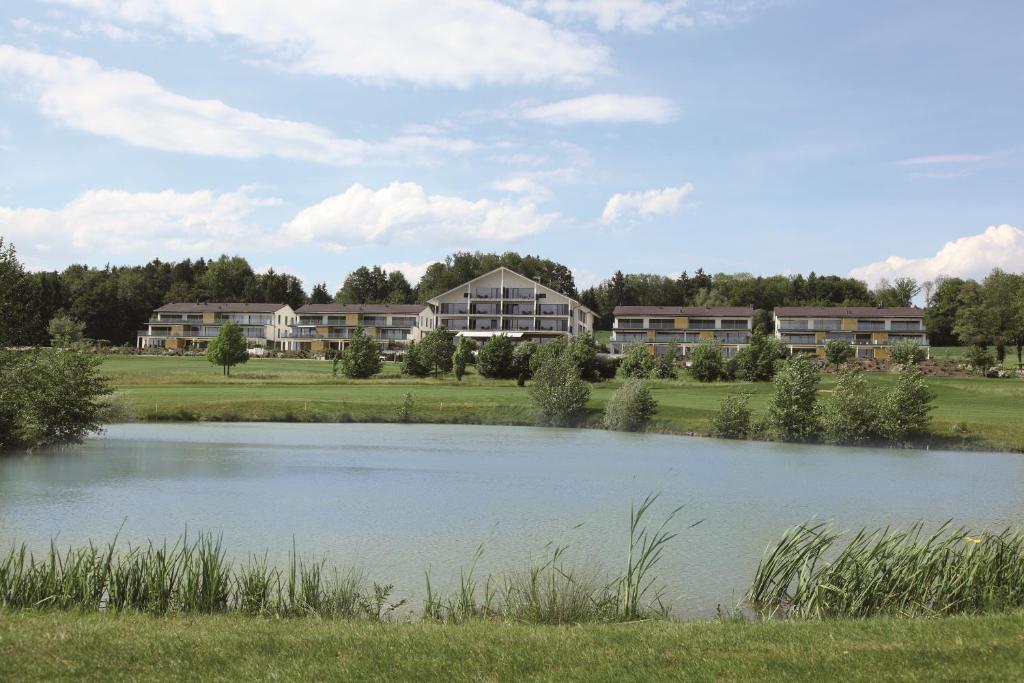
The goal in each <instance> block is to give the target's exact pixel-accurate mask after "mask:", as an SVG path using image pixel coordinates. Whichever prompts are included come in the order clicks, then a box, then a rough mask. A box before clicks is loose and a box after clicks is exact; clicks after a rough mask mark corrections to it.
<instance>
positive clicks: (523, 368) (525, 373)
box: [512, 341, 537, 386]
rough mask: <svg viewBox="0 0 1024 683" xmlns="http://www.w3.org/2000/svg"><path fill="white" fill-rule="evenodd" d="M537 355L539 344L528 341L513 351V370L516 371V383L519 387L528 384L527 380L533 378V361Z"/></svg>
mask: <svg viewBox="0 0 1024 683" xmlns="http://www.w3.org/2000/svg"><path fill="white" fill-rule="evenodd" d="M536 353H537V342H535V341H527V342H523V343H522V344H518V345H517V346H516V348H515V349H514V350H513V351H512V368H513V370H514V371H515V375H516V383H517V384H518V385H519V386H523V385H524V384H526V380H528V379H530V378H531V377H533V366H532V361H533V357H534V355H536Z"/></svg>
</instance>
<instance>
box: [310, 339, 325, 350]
mask: <svg viewBox="0 0 1024 683" xmlns="http://www.w3.org/2000/svg"><path fill="white" fill-rule="evenodd" d="M309 350H310V351H326V350H327V342H325V341H324V340H323V339H316V340H314V341H312V342H311V343H310V345H309Z"/></svg>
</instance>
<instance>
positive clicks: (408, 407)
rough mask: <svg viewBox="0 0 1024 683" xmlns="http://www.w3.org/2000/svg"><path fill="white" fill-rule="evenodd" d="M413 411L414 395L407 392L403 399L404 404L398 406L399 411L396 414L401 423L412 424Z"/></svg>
mask: <svg viewBox="0 0 1024 683" xmlns="http://www.w3.org/2000/svg"><path fill="white" fill-rule="evenodd" d="M412 409H413V400H412V394H411V393H410V392H408V391H407V392H405V396H404V397H403V398H402V402H401V403H400V404H399V405H398V411H397V412H396V413H395V417H396V418H397V419H398V421H399V422H412Z"/></svg>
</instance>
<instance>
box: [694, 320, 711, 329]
mask: <svg viewBox="0 0 1024 683" xmlns="http://www.w3.org/2000/svg"><path fill="white" fill-rule="evenodd" d="M690 327H691V328H692V329H694V330H713V329H715V321H714V320H713V319H701V318H690Z"/></svg>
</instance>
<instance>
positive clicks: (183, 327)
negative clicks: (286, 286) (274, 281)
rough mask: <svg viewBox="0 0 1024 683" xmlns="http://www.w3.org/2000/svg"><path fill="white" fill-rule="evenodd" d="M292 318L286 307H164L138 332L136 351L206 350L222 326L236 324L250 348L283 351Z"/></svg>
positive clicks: (192, 305)
mask: <svg viewBox="0 0 1024 683" xmlns="http://www.w3.org/2000/svg"><path fill="white" fill-rule="evenodd" d="M294 317H295V312H294V311H292V307H291V306H289V305H287V304H237V303H194V304H188V303H173V304H165V305H164V306H161V307H160V308H158V309H156V310H155V311H153V314H152V315H151V316H150V319H149V321H148V322H147V323H146V329H144V330H140V331H139V334H138V347H139V348H140V349H148V348H163V349H205V348H206V347H207V345H208V344H209V343H210V341H211V340H212V339H214V338H215V337H216V336H217V335H218V334H220V328H221V326H223V325H224V323H226V322H235V323H238V324H239V325H241V326H242V334H244V335H245V340H246V342H247V343H248V345H249V347H250V348H253V347H263V348H267V349H283V348H284V341H285V339H286V337H287V333H288V331H289V329H290V328H289V325H291V323H292V319H293V318H294Z"/></svg>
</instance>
